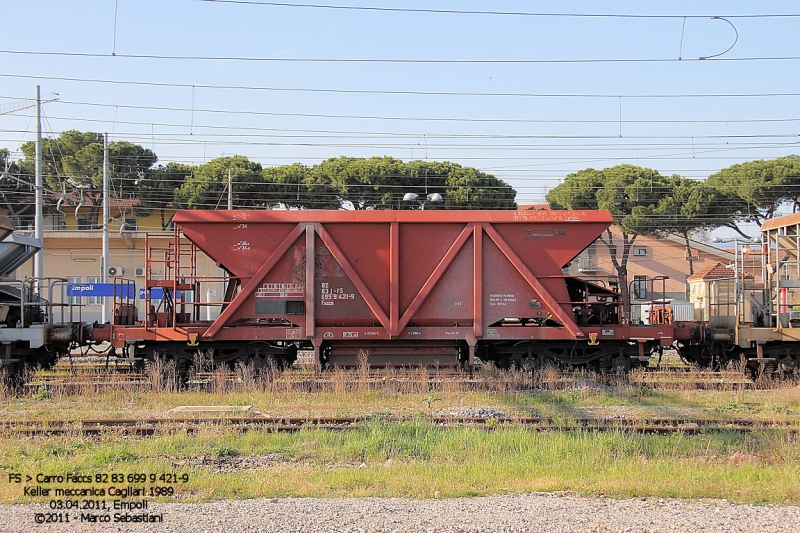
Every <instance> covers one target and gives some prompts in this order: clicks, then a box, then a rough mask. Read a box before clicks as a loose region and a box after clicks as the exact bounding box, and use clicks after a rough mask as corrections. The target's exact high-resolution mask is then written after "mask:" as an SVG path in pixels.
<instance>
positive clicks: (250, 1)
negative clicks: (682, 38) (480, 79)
mask: <svg viewBox="0 0 800 533" xmlns="http://www.w3.org/2000/svg"><path fill="white" fill-rule="evenodd" d="M197 1H199V2H205V3H216V4H239V5H250V6H261V7H293V8H306V9H335V10H347V11H384V12H389V13H428V14H448V15H492V16H498V15H499V16H514V17H545V18H546V17H560V18H564V17H566V18H627V19H681V18H711V17H712V16H714V15H651V14H635V13H578V12H572V13H569V12H546V11H539V12H532V11H499V10H485V11H478V10H465V9H433V8H408V7H384V6H354V5H342V4H303V3H298V2H269V1H260V0H197ZM725 17H726V18H797V17H800V13H772V14H770V13H757V14H738V15H735V14H728V15H725Z"/></svg>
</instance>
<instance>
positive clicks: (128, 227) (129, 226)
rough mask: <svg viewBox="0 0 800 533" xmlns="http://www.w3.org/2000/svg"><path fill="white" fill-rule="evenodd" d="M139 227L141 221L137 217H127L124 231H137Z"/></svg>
mask: <svg viewBox="0 0 800 533" xmlns="http://www.w3.org/2000/svg"><path fill="white" fill-rule="evenodd" d="M138 228H139V221H138V219H136V218H126V219H125V221H124V222H123V223H122V229H123V230H124V231H136V230H137V229H138Z"/></svg>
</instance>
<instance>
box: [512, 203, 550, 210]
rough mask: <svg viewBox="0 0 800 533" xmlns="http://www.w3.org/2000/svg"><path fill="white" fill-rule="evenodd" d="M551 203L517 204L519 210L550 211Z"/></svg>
mask: <svg viewBox="0 0 800 533" xmlns="http://www.w3.org/2000/svg"><path fill="white" fill-rule="evenodd" d="M549 210H550V204H517V211H549Z"/></svg>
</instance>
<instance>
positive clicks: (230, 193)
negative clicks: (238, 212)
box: [228, 169, 233, 211]
mask: <svg viewBox="0 0 800 533" xmlns="http://www.w3.org/2000/svg"><path fill="white" fill-rule="evenodd" d="M232 209H233V179H232V178H231V169H228V211H230V210H232Z"/></svg>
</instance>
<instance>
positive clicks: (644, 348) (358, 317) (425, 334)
mask: <svg viewBox="0 0 800 533" xmlns="http://www.w3.org/2000/svg"><path fill="white" fill-rule="evenodd" d="M611 223H612V217H611V215H610V214H609V213H608V212H606V211H179V212H178V213H177V214H176V215H175V218H174V225H175V232H176V233H175V238H174V241H173V243H172V245H170V246H169V247H168V248H166V249H158V250H157V249H150V250H148V263H147V279H146V282H145V283H146V289H147V295H148V298H151V294H152V291H153V290H155V289H157V290H160V291H163V293H164V298H163V299H162V300H160V302H159V305H158V306H156V300H155V298H152V303H153V305H151V306H150V311H149V312H148V313H147V315H146V316H145V317H144V320H143V321H142V322H138V321H136V317H133V316H130V315H127V314H126V313H125V312H124V306H123V307H122V309H123V310H122V311H120V309H121V308H120V306H117V311H116V315H117V316H116V319H115V322H116V324H114V325H111V326H110V327H108V328H107V329H106V331H105V332H104V333H102V332H100V331H99V330H98V331H96V335H95V338H97V339H100V338H102V337H103V336H104V335H105V336H106V337H107V338H108V340H111V341H112V343H113V344H114V345H115V346H116V347H118V348H123V349H124V350H126V351H127V350H129V349H131V348H135V350H136V351H137V353H139V354H141V355H142V356H143V357H145V358H147V357H150V356H152V354H153V353H155V352H156V351H158V352H160V353H162V354H165V355H168V356H169V357H173V358H175V359H177V360H178V363H179V369H180V368H181V365H183V366H186V365H187V364H189V363H188V361H190V360H191V358H192V357H193V354H194V353H195V352H197V351H198V350H213V352H214V357H215V359H216V360H217V361H224V362H228V363H229V364H230V363H233V362H237V361H252V362H253V363H255V365H256V366H260V365H262V364H264V363H266V362H267V361H268V360H269V359H276V360H278V361H279V362H282V363H286V364H289V363H291V362H292V361H293V360H294V358H295V354H296V351H297V349H298V348H300V349H304V348H305V349H310V350H312V349H313V351H314V354H315V362H316V363H317V364H318V365H320V366H322V367H326V366H337V365H338V366H353V365H357V364H363V363H368V364H370V365H371V366H377V367H383V366H416V365H433V366H442V367H445V366H464V367H466V366H471V365H473V364H474V361H475V357H476V356H477V357H480V358H481V359H482V360H490V361H495V362H496V363H497V364H499V365H501V366H507V365H511V364H518V365H522V366H541V365H543V364H548V363H551V362H568V363H573V364H586V365H590V366H592V365H593V366H595V367H596V368H598V369H599V370H610V369H612V368H619V367H624V368H629V367H630V366H631V364H634V365H635V364H640V363H644V361H646V359H647V356H648V355H649V353H650V351H651V350H652V349H653V348H655V347H657V346H668V345H670V344H671V343H672V341H673V330H672V326H671V325H652V326H650V325H640V326H632V325H630V324H627V323H626V322H625V320H624V316H625V314H624V298H623V296H621V295H620V293H619V289H620V285H619V284H617V285H615V284H614V281H613V280H604V281H601V280H594V281H586V280H581V279H578V278H572V277H567V276H565V275H564V274H563V273H562V267H564V266H565V265H567V264H568V263H569V262H570V261H571V260H572V259H573V258H575V257H576V256H577V255H578V254H579V253H580V252H581V251H582V250H583V249H584V248H586V247H587V246H588V245H589V244H591V243H592V242H593V241H594V240H595V239H596V238H597V237H598V236H599V235H600V234H601V233H602V232H603V231H604V230H605V229H606V228H607V227H608V226H609V225H610V224H611ZM198 251H202V252H204V253H205V254H206V255H208V257H210V258H211V259H213V260H214V261H216V263H217V265H219V266H220V267H221V268H222V269H224V271H225V272H226V273H227V275H226V276H225V278H224V279H225V283H226V284H227V290H226V294H225V297H224V301H223V302H222V303H216V304H213V303H204V302H198V301H193V302H191V301H187V299H186V295H187V294H194V295H201V294H204V293H205V290H206V289H205V285H204V284H208V283H211V282H217V283H218V282H220V281H221V279H222V278H219V277H218V278H216V279H215V278H208V277H202V276H199V275H197V271H196V265H195V263H196V257H197V253H198ZM158 265H161V266H163V272H164V274H165V275H164V276H159V277H163V279H153V278H154V277H155V276H153V275H151V274H152V272H154V271H155V270H156V266H158ZM622 288H623V290H624V284H622ZM179 294H180V296H179ZM195 299H198V298H197V297H195ZM148 302H150V300H148ZM209 305H217V306H219V316H218V318H216V319H215V320H213V321H208V320H203V317H204V316H206V315H207V313H206V309H207V306H209ZM129 355H130V354H129Z"/></svg>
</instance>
